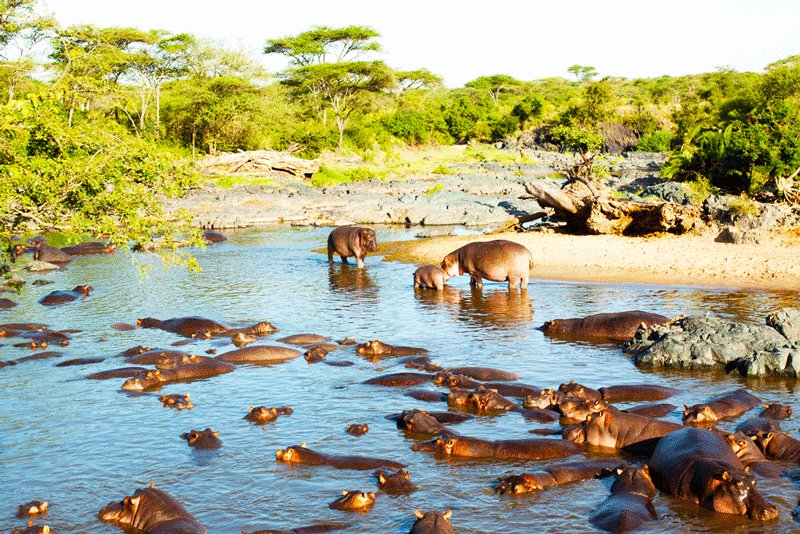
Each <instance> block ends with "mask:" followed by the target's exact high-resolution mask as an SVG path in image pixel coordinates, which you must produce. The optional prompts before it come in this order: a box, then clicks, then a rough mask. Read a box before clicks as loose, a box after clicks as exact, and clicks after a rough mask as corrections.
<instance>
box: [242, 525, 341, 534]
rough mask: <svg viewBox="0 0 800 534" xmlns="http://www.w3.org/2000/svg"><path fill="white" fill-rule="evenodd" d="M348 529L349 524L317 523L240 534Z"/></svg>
mask: <svg viewBox="0 0 800 534" xmlns="http://www.w3.org/2000/svg"><path fill="white" fill-rule="evenodd" d="M349 527H350V524H349V523H318V524H316V525H309V526H307V527H297V528H293V529H291V530H282V529H278V530H275V529H266V530H254V531H253V532H247V531H244V530H243V531H242V534H321V533H322V532H334V531H336V532H339V531H341V530H345V529H347V528H349Z"/></svg>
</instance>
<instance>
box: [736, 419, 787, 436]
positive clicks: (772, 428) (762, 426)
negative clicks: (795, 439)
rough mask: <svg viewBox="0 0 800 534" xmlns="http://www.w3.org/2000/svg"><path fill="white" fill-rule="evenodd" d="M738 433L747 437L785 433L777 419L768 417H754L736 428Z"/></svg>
mask: <svg viewBox="0 0 800 534" xmlns="http://www.w3.org/2000/svg"><path fill="white" fill-rule="evenodd" d="M736 431H737V432H741V433H743V434H744V435H745V436H750V437H754V436H755V435H756V434H758V433H759V432H764V433H765V434H766V433H767V432H783V429H782V428H781V425H780V423H778V421H776V420H775V419H770V418H768V417H752V418H750V419H747V420H745V421H742V422H741V423H739V425H738V426H737V427H736Z"/></svg>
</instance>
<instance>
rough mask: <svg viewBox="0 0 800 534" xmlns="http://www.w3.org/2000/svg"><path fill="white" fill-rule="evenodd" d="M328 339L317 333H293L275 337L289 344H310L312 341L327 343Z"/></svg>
mask: <svg viewBox="0 0 800 534" xmlns="http://www.w3.org/2000/svg"><path fill="white" fill-rule="evenodd" d="M330 340H331V338H329V337H325V336H321V335H319V334H293V335H291V336H285V337H282V338H280V339H277V340H276V341H280V342H281V343H288V344H289V345H311V344H314V343H327V342H328V341H330Z"/></svg>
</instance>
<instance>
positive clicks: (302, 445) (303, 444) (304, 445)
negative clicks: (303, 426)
mask: <svg viewBox="0 0 800 534" xmlns="http://www.w3.org/2000/svg"><path fill="white" fill-rule="evenodd" d="M300 446H301V447H303V448H304V449H307V448H308V447H306V442H305V441H304V442H303V443H301V444H300Z"/></svg>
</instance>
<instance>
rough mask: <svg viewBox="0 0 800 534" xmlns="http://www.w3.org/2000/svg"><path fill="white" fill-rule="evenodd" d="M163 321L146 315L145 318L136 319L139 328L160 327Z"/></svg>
mask: <svg viewBox="0 0 800 534" xmlns="http://www.w3.org/2000/svg"><path fill="white" fill-rule="evenodd" d="M161 323H162V321H160V320H158V319H156V318H154V317H145V318H143V319H136V326H137V327H139V328H158V327H160V326H161Z"/></svg>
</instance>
